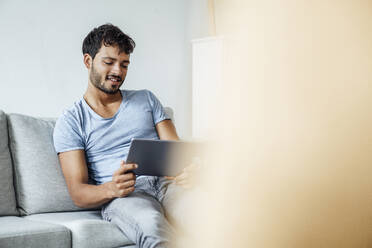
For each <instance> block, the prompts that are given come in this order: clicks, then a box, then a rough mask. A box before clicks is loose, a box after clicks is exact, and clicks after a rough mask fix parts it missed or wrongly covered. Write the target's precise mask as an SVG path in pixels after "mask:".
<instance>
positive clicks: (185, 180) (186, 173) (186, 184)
mask: <svg viewBox="0 0 372 248" xmlns="http://www.w3.org/2000/svg"><path fill="white" fill-rule="evenodd" d="M199 169H200V165H196V164H191V165H189V166H187V167H186V168H184V169H183V171H182V173H181V174H179V175H178V176H176V177H165V178H167V179H169V180H173V181H174V182H175V183H176V184H177V185H180V186H182V187H183V188H185V189H189V188H191V187H192V186H193V185H194V180H195V176H196V173H197V171H198V170H199Z"/></svg>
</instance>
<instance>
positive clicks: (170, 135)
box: [155, 120, 180, 140]
mask: <svg viewBox="0 0 372 248" xmlns="http://www.w3.org/2000/svg"><path fill="white" fill-rule="evenodd" d="M155 127H156V131H157V133H158V135H159V138H160V139H161V140H180V138H179V137H178V135H177V131H176V128H175V126H174V125H173V122H172V121H171V120H164V121H161V122H159V123H158V124H156V126H155Z"/></svg>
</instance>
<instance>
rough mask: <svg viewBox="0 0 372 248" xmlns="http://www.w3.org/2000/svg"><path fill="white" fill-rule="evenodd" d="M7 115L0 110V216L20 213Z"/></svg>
mask: <svg viewBox="0 0 372 248" xmlns="http://www.w3.org/2000/svg"><path fill="white" fill-rule="evenodd" d="M8 144H9V143H8V127H7V121H6V115H5V113H4V112H3V111H1V110H0V216H3V215H19V213H18V211H17V209H16V198H15V192H14V186H13V168H12V160H11V157H10V152H9V148H8Z"/></svg>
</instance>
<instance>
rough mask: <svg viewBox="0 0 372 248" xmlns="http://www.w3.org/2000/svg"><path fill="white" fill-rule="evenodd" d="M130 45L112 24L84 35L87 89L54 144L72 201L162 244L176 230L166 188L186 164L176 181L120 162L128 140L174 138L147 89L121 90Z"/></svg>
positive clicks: (132, 234)
mask: <svg viewBox="0 0 372 248" xmlns="http://www.w3.org/2000/svg"><path fill="white" fill-rule="evenodd" d="M134 47H135V42H134V41H133V40H132V39H131V38H130V37H129V36H127V35H126V34H124V33H123V32H122V31H121V30H120V29H119V28H118V27H116V26H113V25H111V24H105V25H102V26H100V27H98V28H95V29H93V30H92V31H91V32H90V33H89V34H88V36H87V37H86V38H85V39H84V42H83V55H84V64H85V66H86V68H87V69H88V74H89V83H88V88H87V90H86V92H85V94H84V96H83V98H82V99H81V100H80V101H77V102H76V103H75V104H74V105H73V106H72V107H70V108H69V109H67V110H65V111H64V113H63V114H62V116H61V117H60V118H59V119H58V121H57V123H56V126H55V130H54V145H55V149H56V151H57V153H58V157H59V160H60V164H61V167H62V171H63V174H64V177H65V180H66V183H67V186H68V190H69V193H70V195H71V198H72V200H73V201H74V203H75V204H76V205H77V206H79V207H83V208H93V207H98V206H102V210H101V213H102V216H103V218H104V219H105V220H108V221H111V222H113V223H115V224H117V225H118V226H119V228H120V229H121V230H122V231H123V232H124V233H125V235H126V236H127V237H128V238H129V239H130V240H131V241H133V242H134V243H136V245H137V246H139V247H167V246H168V245H169V237H170V236H171V235H173V233H174V230H173V229H174V228H173V227H172V226H171V225H170V223H169V220H168V219H172V213H171V212H172V209H170V204H171V202H172V198H174V196H172V193H171V192H170V191H172V192H173V191H174V190H169V189H170V188H171V187H173V188H174V185H175V184H179V185H183V186H187V185H188V183H189V176H188V175H189V174H190V169H186V171H185V172H184V173H183V174H181V175H179V176H178V177H176V178H159V177H150V176H141V177H138V178H137V179H136V176H135V175H134V174H133V173H132V172H131V171H132V170H133V169H135V168H137V165H136V164H126V163H125V162H124V161H125V159H126V156H127V154H128V149H129V145H130V141H131V139H132V138H147V139H165V140H178V139H179V138H178V135H177V133H176V129H175V127H174V125H173V123H172V121H171V120H170V118H169V116H168V115H167V114H166V113H165V111H164V109H163V107H162V105H161V103H160V102H159V100H158V99H157V98H156V97H155V96H154V95H153V94H152V93H151V92H150V91H148V90H140V91H129V90H120V86H121V85H122V84H123V82H124V80H125V77H126V75H127V71H128V66H129V64H130V54H131V53H132V52H133V49H134ZM187 170H189V172H187ZM89 181H93V182H94V184H91V183H88V182H89ZM170 185H171V186H170ZM167 191H168V192H167ZM163 209H164V210H163ZM165 213H166V214H169V218H168V219H167V218H165ZM167 217H168V216H167ZM173 219H174V217H173Z"/></svg>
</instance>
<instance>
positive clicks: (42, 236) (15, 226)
mask: <svg viewBox="0 0 372 248" xmlns="http://www.w3.org/2000/svg"><path fill="white" fill-rule="evenodd" d="M0 247H3V248H7V247H9V248H13V247H28V248H43V247H45V248H49V247H66V248H67V247H71V233H70V231H69V230H68V229H67V228H66V227H64V226H61V225H55V224H50V223H45V222H36V221H31V220H26V219H24V218H20V217H14V216H6V217H5V216H4V217H0Z"/></svg>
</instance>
